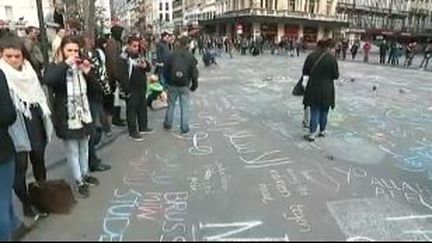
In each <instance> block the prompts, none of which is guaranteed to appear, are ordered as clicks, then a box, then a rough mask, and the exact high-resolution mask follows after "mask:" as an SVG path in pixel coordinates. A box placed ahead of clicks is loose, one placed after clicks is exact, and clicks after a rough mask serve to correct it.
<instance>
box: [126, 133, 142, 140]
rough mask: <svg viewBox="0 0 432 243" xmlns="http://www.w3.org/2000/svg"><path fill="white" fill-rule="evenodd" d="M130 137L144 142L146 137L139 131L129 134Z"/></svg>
mask: <svg viewBox="0 0 432 243" xmlns="http://www.w3.org/2000/svg"><path fill="white" fill-rule="evenodd" d="M129 138H130V139H132V140H134V141H135V142H142V141H144V139H143V138H142V136H141V135H140V134H139V133H133V134H129Z"/></svg>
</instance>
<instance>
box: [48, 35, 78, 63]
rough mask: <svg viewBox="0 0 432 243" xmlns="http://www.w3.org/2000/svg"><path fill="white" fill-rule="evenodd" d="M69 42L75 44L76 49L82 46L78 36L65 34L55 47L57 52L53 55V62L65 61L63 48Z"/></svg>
mask: <svg viewBox="0 0 432 243" xmlns="http://www.w3.org/2000/svg"><path fill="white" fill-rule="evenodd" d="M70 43H73V44H77V45H78V49H81V47H82V40H81V38H80V37H79V36H65V37H64V38H63V40H62V42H61V43H60V47H59V49H57V54H56V55H55V57H56V58H55V60H54V62H55V63H61V62H63V61H65V58H64V53H63V49H64V48H65V46H66V45H67V44H70Z"/></svg>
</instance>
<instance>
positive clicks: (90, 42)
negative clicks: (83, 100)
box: [82, 34, 111, 172]
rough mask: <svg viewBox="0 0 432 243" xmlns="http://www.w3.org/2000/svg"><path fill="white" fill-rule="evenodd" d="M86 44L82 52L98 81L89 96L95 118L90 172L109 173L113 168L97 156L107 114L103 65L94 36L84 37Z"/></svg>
mask: <svg viewBox="0 0 432 243" xmlns="http://www.w3.org/2000/svg"><path fill="white" fill-rule="evenodd" d="M84 43H85V46H84V48H83V50H82V52H83V54H84V57H85V58H86V59H88V60H89V61H90V63H91V64H92V65H93V68H92V71H91V72H94V74H93V75H94V77H95V79H97V83H96V85H94V87H95V89H94V92H93V93H89V94H88V100H89V105H90V112H91V114H92V117H93V125H92V126H91V134H90V140H89V170H90V171H91V172H96V171H107V170H109V169H111V166H109V165H106V164H102V161H101V159H99V158H98V156H97V154H96V145H97V144H98V140H99V141H100V137H101V136H102V128H101V122H100V117H101V116H102V115H104V114H105V112H104V109H103V101H104V85H103V83H102V80H101V74H100V73H99V70H100V66H101V65H102V64H101V63H100V62H99V59H98V57H97V54H96V51H95V49H94V47H95V43H94V37H93V35H91V34H87V35H86V36H84Z"/></svg>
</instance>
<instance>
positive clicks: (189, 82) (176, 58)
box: [164, 36, 198, 134]
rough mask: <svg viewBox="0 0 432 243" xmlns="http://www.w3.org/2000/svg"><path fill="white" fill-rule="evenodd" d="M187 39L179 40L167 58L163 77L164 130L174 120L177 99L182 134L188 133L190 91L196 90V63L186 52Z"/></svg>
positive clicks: (190, 54) (168, 128)
mask: <svg viewBox="0 0 432 243" xmlns="http://www.w3.org/2000/svg"><path fill="white" fill-rule="evenodd" d="M188 45H189V37H187V36H183V37H181V38H180V40H179V48H178V49H176V50H174V52H173V53H172V54H170V55H169V56H168V59H167V62H166V69H165V76H166V77H168V79H167V86H168V110H167V112H166V116H165V122H164V128H165V129H166V130H170V129H171V127H172V123H173V119H174V109H175V105H176V102H177V99H179V100H180V111H181V122H180V129H181V133H182V134H186V133H188V132H189V110H190V106H191V104H190V91H192V92H194V91H195V90H196V89H197V88H198V69H197V64H198V61H197V60H196V59H195V57H194V56H193V55H192V53H190V52H189V51H188Z"/></svg>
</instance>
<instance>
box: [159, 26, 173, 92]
mask: <svg viewBox="0 0 432 243" xmlns="http://www.w3.org/2000/svg"><path fill="white" fill-rule="evenodd" d="M169 39H170V36H169V34H168V33H167V32H164V33H162V35H161V39H160V41H159V42H158V43H157V46H156V57H157V65H159V80H160V82H161V84H162V85H165V83H166V77H165V76H164V70H165V63H166V60H167V58H168V56H169V54H170V53H171V51H170V48H169Z"/></svg>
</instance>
